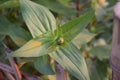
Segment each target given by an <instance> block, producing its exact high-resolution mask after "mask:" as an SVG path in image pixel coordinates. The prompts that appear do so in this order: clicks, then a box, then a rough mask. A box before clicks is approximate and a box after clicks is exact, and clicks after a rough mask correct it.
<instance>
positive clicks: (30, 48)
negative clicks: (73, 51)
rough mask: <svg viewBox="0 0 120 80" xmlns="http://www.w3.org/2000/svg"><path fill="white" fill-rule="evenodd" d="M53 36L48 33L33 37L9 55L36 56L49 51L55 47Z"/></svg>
mask: <svg viewBox="0 0 120 80" xmlns="http://www.w3.org/2000/svg"><path fill="white" fill-rule="evenodd" d="M46 36H47V37H46ZM53 38H54V37H51V36H49V35H48V34H44V35H41V36H39V37H37V38H35V39H32V40H30V41H28V42H27V43H26V44H25V45H23V46H22V47H20V48H19V49H18V50H16V51H14V52H13V53H11V54H10V55H9V56H12V57H38V56H43V55H45V54H48V53H51V52H53V51H55V50H56V49H57V46H56V44H55V41H54V39H53ZM9 56H8V57H9Z"/></svg>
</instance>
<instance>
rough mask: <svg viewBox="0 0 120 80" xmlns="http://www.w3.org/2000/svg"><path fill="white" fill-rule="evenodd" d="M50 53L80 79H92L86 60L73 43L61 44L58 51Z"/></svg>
mask: <svg viewBox="0 0 120 80" xmlns="http://www.w3.org/2000/svg"><path fill="white" fill-rule="evenodd" d="M49 55H50V56H51V57H52V58H53V59H55V60H56V61H57V62H58V63H59V64H60V65H61V66H62V67H63V68H64V69H65V70H67V71H68V72H69V73H70V74H72V75H73V76H75V77H76V78H78V79H79V80H90V79H89V75H88V70H87V66H86V63H85V60H84V58H83V56H82V55H81V53H80V51H79V50H78V49H77V48H76V47H75V46H74V45H73V44H72V43H69V44H68V45H66V46H60V48H59V49H58V50H57V51H56V52H53V53H50V54H49Z"/></svg>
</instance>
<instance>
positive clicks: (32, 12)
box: [20, 0, 56, 38]
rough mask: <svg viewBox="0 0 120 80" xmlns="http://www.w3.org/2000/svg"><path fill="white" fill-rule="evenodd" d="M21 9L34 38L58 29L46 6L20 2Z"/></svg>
mask: <svg viewBox="0 0 120 80" xmlns="http://www.w3.org/2000/svg"><path fill="white" fill-rule="evenodd" d="M20 7H21V12H22V16H23V19H24V21H25V22H26V24H27V26H28V28H29V30H30V32H31V34H32V36H33V38H35V37H37V36H39V35H41V34H42V33H45V32H46V31H50V30H54V29H55V28H56V20H55V18H54V16H53V15H52V14H51V12H50V11H49V10H48V9H47V8H45V7H44V6H42V5H39V4H36V3H34V2H32V1H30V0H20Z"/></svg>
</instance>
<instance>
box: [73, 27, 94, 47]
mask: <svg viewBox="0 0 120 80" xmlns="http://www.w3.org/2000/svg"><path fill="white" fill-rule="evenodd" d="M93 37H95V34H93V33H90V32H89V31H88V30H86V29H85V30H83V31H82V32H81V33H80V34H78V35H77V36H76V37H75V38H74V39H73V40H72V42H73V43H74V45H75V46H77V47H78V48H79V49H80V47H81V45H82V44H85V43H87V42H89V41H90V40H91V39H92V38H93Z"/></svg>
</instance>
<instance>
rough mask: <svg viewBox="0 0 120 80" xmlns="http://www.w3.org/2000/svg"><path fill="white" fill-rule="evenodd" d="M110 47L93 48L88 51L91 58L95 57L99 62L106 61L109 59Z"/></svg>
mask: <svg viewBox="0 0 120 80" xmlns="http://www.w3.org/2000/svg"><path fill="white" fill-rule="evenodd" d="M110 49H111V47H110V46H95V47H93V48H91V50H90V51H89V53H90V55H91V56H95V57H97V58H98V59H99V60H103V59H108V58H109V57H110Z"/></svg>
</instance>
